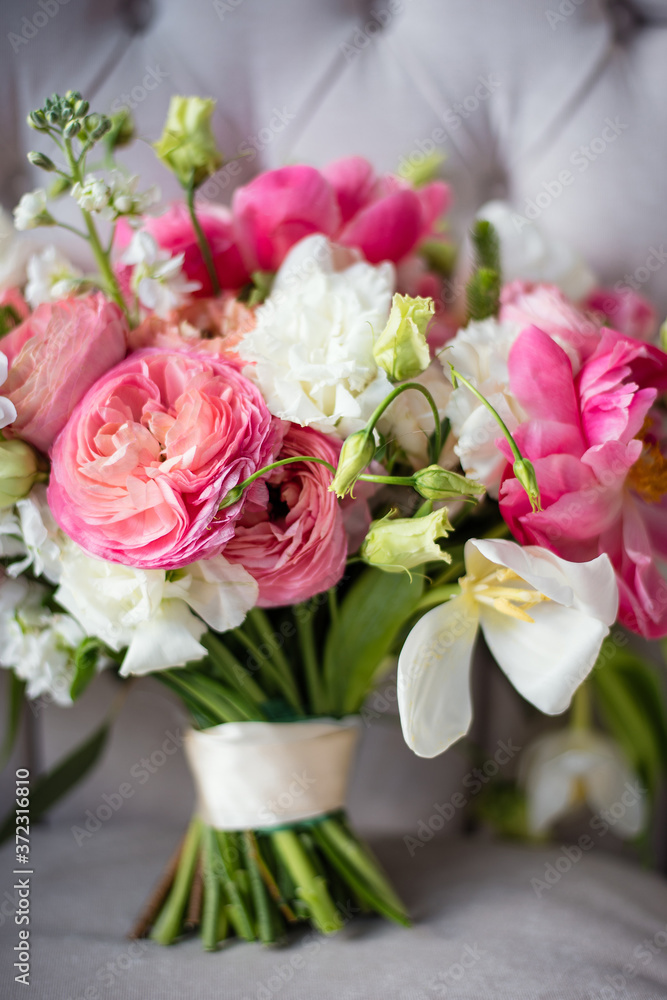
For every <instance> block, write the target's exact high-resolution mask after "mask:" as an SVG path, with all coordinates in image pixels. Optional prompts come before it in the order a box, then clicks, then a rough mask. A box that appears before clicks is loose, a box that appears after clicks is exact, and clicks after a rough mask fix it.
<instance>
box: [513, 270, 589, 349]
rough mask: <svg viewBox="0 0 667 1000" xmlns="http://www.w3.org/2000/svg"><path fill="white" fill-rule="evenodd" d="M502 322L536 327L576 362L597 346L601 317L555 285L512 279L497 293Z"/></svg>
mask: <svg viewBox="0 0 667 1000" xmlns="http://www.w3.org/2000/svg"><path fill="white" fill-rule="evenodd" d="M498 318H499V319H500V321H501V322H509V323H517V324H518V325H519V326H521V327H529V326H538V327H539V328H540V330H544V332H545V333H548V334H549V336H550V337H552V338H553V339H554V340H555V341H556V342H557V343H559V344H560V345H561V347H563V348H564V349H565V350H566V351H567V353H568V355H569V356H570V358H571V359H572V360H573V361H575V362H576V363H577V365H578V364H580V363H581V362H582V361H584V360H585V359H586V358H587V357H589V356H590V355H591V354H592V353H593V351H595V350H596V349H597V346H598V344H599V342H600V327H601V326H602V319H601V318H600V317H599V316H597V315H594V314H592V313H590V312H586V311H585V310H583V309H578V308H577V306H575V305H574V304H573V303H572V302H570V300H569V299H568V298H566V296H565V295H564V294H563V292H562V291H561V290H560V288H557V287H556V286H555V285H544V284H534V283H532V282H526V281H512V282H510V284H508V285H505V287H504V288H503V290H502V292H501V295H500V314H499V316H498Z"/></svg>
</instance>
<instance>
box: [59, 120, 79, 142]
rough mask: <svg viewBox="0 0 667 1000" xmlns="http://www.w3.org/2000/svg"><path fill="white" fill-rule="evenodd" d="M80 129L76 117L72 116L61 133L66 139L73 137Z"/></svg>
mask: <svg viewBox="0 0 667 1000" xmlns="http://www.w3.org/2000/svg"><path fill="white" fill-rule="evenodd" d="M80 131H81V122H80V121H79V119H78V118H73V119H72V121H71V122H68V123H67V125H65V128H64V129H63V135H64V136H65V138H66V139H74V137H75V136H77V135H78V134H79V132H80Z"/></svg>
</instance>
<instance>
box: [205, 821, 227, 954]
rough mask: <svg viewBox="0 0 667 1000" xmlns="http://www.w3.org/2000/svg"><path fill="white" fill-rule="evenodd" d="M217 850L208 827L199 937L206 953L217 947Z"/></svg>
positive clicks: (218, 902)
mask: <svg viewBox="0 0 667 1000" xmlns="http://www.w3.org/2000/svg"><path fill="white" fill-rule="evenodd" d="M217 854H218V850H217V843H216V839H215V832H214V831H213V830H212V829H211V827H210V826H207V827H205V828H204V836H203V851H202V867H203V874H204V905H203V908H202V922H201V936H202V942H203V945H204V948H205V949H206V951H214V950H215V948H216V947H217V945H218V940H219V937H218V931H219V928H220V909H221V905H222V903H221V899H220V895H221V894H220V879H219V878H218V873H217V871H216V858H217Z"/></svg>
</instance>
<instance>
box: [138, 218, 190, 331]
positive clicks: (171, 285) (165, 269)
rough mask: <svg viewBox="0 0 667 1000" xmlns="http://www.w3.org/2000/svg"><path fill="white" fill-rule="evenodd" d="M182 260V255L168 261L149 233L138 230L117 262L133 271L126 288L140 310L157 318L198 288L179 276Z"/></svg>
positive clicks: (169, 258)
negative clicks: (153, 314) (155, 314)
mask: <svg viewBox="0 0 667 1000" xmlns="http://www.w3.org/2000/svg"><path fill="white" fill-rule="evenodd" d="M183 259H184V254H182V253H179V254H177V255H176V256H175V257H172V256H171V255H170V254H169V253H168V252H167V251H166V250H162V249H161V248H160V247H159V246H158V244H157V242H156V241H155V240H154V239H153V237H152V236H151V235H150V234H149V233H145V232H142V231H141V230H139V231H138V232H136V233H135V234H134V235H133V237H132V239H131V240H130V243H129V246H128V247H127V250H126V251H125V253H124V254H123V256H122V257H121V258H120V262H121V264H129V265H131V266H132V267H133V271H132V279H131V282H130V286H131V288H132V291H133V292H134V293H135V295H136V296H137V298H138V299H139V301H140V303H141V304H142V306H145V308H146V309H150V310H151V311H152V312H154V313H157V315H158V316H166V315H167V313H169V312H170V311H171V310H172V309H175V308H176V306H178V305H180V304H181V302H182V301H183V298H184V296H186V295H188V294H189V293H190V292H194V291H196V290H197V289H198V288H201V285H200V283H199V282H198V281H188V280H187V278H186V277H185V275H184V274H183V273H182V272H181V267H182V265H183Z"/></svg>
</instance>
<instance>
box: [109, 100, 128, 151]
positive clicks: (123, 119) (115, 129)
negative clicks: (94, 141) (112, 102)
mask: <svg viewBox="0 0 667 1000" xmlns="http://www.w3.org/2000/svg"><path fill="white" fill-rule="evenodd" d="M133 138H134V121H133V119H132V115H131V114H130V112H129V111H128V110H127V108H123V109H122V110H121V111H118V112H117V113H116V114H115V115H112V116H111V128H110V129H109V132H108V133H107V138H106V143H107V146H108V147H109V149H118V148H120V147H121V146H127V144H128V143H129V142H131V141H132V139H133Z"/></svg>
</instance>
